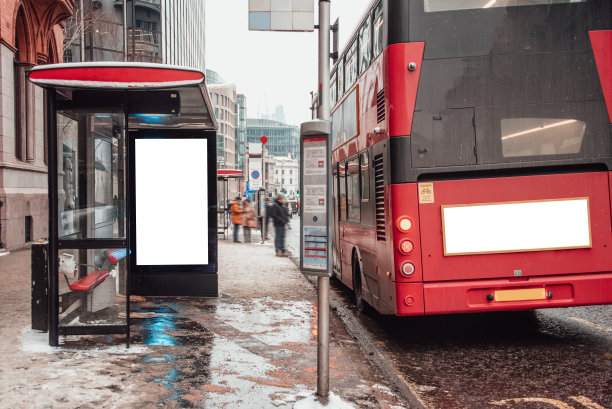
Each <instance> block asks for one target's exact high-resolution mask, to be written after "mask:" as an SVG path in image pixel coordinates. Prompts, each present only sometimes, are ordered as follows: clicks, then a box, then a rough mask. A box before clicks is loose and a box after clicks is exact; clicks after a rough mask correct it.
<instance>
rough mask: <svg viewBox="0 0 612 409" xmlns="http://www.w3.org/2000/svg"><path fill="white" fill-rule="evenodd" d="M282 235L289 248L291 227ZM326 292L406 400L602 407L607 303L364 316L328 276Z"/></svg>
mask: <svg viewBox="0 0 612 409" xmlns="http://www.w3.org/2000/svg"><path fill="white" fill-rule="evenodd" d="M294 229H297V231H299V224H298V225H297V226H294ZM294 231H296V230H294ZM287 239H288V241H289V247H290V248H296V249H297V248H299V233H297V234H291V233H289V234H288V235H287ZM331 299H332V300H331V305H332V308H334V309H335V313H336V315H338V316H339V317H340V318H341V319H342V321H343V323H344V324H345V327H346V328H347V330H348V332H349V333H350V334H351V335H353V336H355V337H356V339H357V340H358V342H359V343H360V345H361V346H362V348H364V349H365V350H369V354H370V359H371V360H372V361H374V362H375V363H376V364H377V366H378V367H379V370H381V371H382V372H383V374H384V376H385V379H387V381H389V382H391V383H392V384H393V385H394V386H395V387H396V388H397V389H398V390H399V391H400V392H401V393H402V394H403V396H404V397H405V399H406V400H407V401H408V402H410V403H411V404H412V406H414V407H419V406H420V407H424V408H432V409H433V408H510V409H515V408H516V409H519V408H520V409H538V408H542V409H554V408H559V409H584V408H586V409H603V408H606V409H607V408H611V409H612V305H604V306H587V307H576V308H556V309H542V310H537V311H525V312H501V313H486V314H461V315H446V316H427V317H394V316H381V315H379V314H377V313H376V312H373V311H371V310H370V311H369V312H368V313H367V314H365V315H364V314H361V313H359V311H357V309H356V307H355V306H354V301H353V294H352V291H351V290H349V289H348V288H346V287H345V286H344V285H342V284H341V283H340V282H339V281H336V280H333V279H332V292H331Z"/></svg>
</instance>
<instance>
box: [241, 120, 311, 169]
mask: <svg viewBox="0 0 612 409" xmlns="http://www.w3.org/2000/svg"><path fill="white" fill-rule="evenodd" d="M264 135H265V136H266V137H267V138H268V143H267V144H266V150H267V151H268V152H269V154H270V155H271V156H282V157H290V158H295V159H299V155H300V144H299V142H300V128H299V127H298V126H294V125H287V124H285V123H282V122H278V121H273V120H271V119H253V118H249V119H247V143H249V142H259V141H260V139H261V137H262V136H264Z"/></svg>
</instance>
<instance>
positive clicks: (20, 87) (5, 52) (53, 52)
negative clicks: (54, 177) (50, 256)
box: [0, 0, 74, 250]
mask: <svg viewBox="0 0 612 409" xmlns="http://www.w3.org/2000/svg"><path fill="white" fill-rule="evenodd" d="M73 9H74V0H5V1H2V2H0V62H1V63H0V94H2V99H1V101H2V102H1V104H0V248H6V249H8V250H13V249H18V248H21V247H23V246H24V245H25V243H27V242H29V241H32V240H36V239H39V238H43V237H47V235H48V222H47V220H48V199H47V159H46V158H47V137H46V132H45V126H44V124H45V118H44V91H43V89H42V88H39V87H36V86H34V85H33V84H32V83H30V82H29V81H28V80H27V77H26V75H27V74H26V73H27V71H28V70H30V69H31V68H33V67H34V66H36V65H39V64H49V63H57V62H61V60H62V54H63V47H62V44H63V31H62V26H61V25H62V23H63V22H64V21H65V20H66V19H67V18H68V17H69V16H70V15H71V14H72V12H73Z"/></svg>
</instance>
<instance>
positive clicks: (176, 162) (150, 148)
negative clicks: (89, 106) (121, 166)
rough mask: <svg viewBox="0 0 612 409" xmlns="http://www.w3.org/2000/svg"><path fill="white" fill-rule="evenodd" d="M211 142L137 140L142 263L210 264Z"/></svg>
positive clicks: (138, 240) (138, 246)
mask: <svg viewBox="0 0 612 409" xmlns="http://www.w3.org/2000/svg"><path fill="white" fill-rule="evenodd" d="M206 143H207V142H206V140H205V139H136V149H135V162H136V163H135V171H136V264H138V265H201V264H208V183H207V174H208V170H207V156H206V155H207V149H206Z"/></svg>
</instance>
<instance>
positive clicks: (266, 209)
mask: <svg viewBox="0 0 612 409" xmlns="http://www.w3.org/2000/svg"><path fill="white" fill-rule="evenodd" d="M264 203H265V205H264V222H263V236H264V240H268V232H269V231H270V215H271V214H272V203H271V202H270V199H269V198H267V197H266V200H265V201H264Z"/></svg>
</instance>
